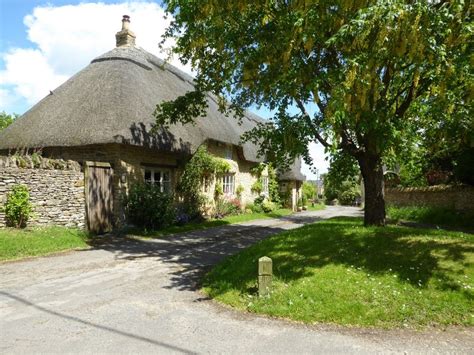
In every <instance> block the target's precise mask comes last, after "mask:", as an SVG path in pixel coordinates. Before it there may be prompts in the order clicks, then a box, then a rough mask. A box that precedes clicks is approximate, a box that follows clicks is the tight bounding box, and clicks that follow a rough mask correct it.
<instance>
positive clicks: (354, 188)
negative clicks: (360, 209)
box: [337, 181, 360, 205]
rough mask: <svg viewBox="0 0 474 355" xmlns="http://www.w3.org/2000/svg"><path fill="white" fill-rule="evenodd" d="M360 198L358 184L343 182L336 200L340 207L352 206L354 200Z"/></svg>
mask: <svg viewBox="0 0 474 355" xmlns="http://www.w3.org/2000/svg"><path fill="white" fill-rule="evenodd" d="M359 197H360V187H359V184H357V183H355V184H354V182H352V181H344V182H343V183H342V184H341V190H340V191H339V193H338V195H337V199H338V200H339V203H340V204H341V205H353V204H354V203H355V202H356V199H357V198H359Z"/></svg>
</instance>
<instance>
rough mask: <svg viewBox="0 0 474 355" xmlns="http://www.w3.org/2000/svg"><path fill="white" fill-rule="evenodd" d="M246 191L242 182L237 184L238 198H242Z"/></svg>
mask: <svg viewBox="0 0 474 355" xmlns="http://www.w3.org/2000/svg"><path fill="white" fill-rule="evenodd" d="M244 191H245V188H244V187H243V185H241V184H239V186H237V188H236V189H235V194H236V195H237V198H238V199H239V200H242V194H243V193H244Z"/></svg>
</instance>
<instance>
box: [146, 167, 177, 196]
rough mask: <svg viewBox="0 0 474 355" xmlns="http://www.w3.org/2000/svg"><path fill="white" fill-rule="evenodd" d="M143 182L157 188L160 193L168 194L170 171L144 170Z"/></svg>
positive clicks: (169, 189)
mask: <svg viewBox="0 0 474 355" xmlns="http://www.w3.org/2000/svg"><path fill="white" fill-rule="evenodd" d="M145 182H147V183H149V184H154V185H157V186H159V187H160V191H161V192H170V191H171V171H170V170H169V169H158V168H156V169H155V168H153V169H152V168H146V169H145Z"/></svg>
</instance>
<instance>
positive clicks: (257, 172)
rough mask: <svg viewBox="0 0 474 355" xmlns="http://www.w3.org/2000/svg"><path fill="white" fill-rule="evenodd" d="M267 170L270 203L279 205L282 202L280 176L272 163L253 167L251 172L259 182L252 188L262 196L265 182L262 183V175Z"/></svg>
mask: <svg viewBox="0 0 474 355" xmlns="http://www.w3.org/2000/svg"><path fill="white" fill-rule="evenodd" d="M265 169H267V174H268V197H269V199H270V201H272V202H274V203H276V204H279V203H280V202H281V200H280V193H279V184H278V176H277V172H276V169H275V168H274V167H273V164H272V163H259V164H258V165H256V166H255V167H253V168H252V169H251V170H250V172H251V173H252V175H254V176H256V177H257V181H255V182H254V183H253V185H252V187H251V190H252V192H255V193H257V194H261V193H262V191H263V181H262V173H263V171H264V170H265Z"/></svg>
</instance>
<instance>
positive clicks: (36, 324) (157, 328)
mask: <svg viewBox="0 0 474 355" xmlns="http://www.w3.org/2000/svg"><path fill="white" fill-rule="evenodd" d="M359 214H360V212H359V211H358V210H357V209H355V208H347V207H346V208H343V207H328V208H327V209H326V210H324V211H318V212H305V213H300V214H297V215H294V216H289V217H283V218H280V219H272V220H260V221H252V222H247V223H243V224H238V225H230V226H223V227H217V228H213V229H208V230H202V231H196V232H189V233H183V234H180V235H175V236H172V237H169V238H167V239H161V240H150V241H142V240H127V241H120V242H118V241H116V242H111V243H109V244H106V245H102V246H101V247H100V248H96V249H93V250H87V251H79V252H71V253H67V254H62V255H58V256H52V257H43V258H36V259H32V260H27V261H22V262H10V263H4V264H0V275H1V280H0V351H1V352H2V353H33V352H34V353H115V354H118V353H315V352H318V353H321V352H323V353H348V352H349V353H376V352H377V353H380V352H387V353H391V352H405V351H407V352H415V353H421V352H423V353H425V352H458V353H467V352H472V349H473V348H474V342H473V340H472V339H473V338H474V337H473V335H474V334H473V332H472V329H467V330H462V329H454V330H447V331H427V332H414V331H400V330H397V331H379V330H364V329H347V328H335V327H327V326H304V325H301V324H296V323H290V322H286V321H280V320H274V319H270V318H266V317H260V316H255V315H250V314H245V313H240V312H236V311H233V310H231V309H228V308H225V307H222V306H219V305H217V304H215V303H214V302H213V301H210V300H208V299H206V298H205V297H204V296H203V295H202V294H200V293H199V292H197V291H196V283H197V281H198V280H199V277H200V275H202V272H203V270H205V269H206V268H207V267H209V266H210V265H212V264H214V263H216V262H217V261H219V260H221V259H222V258H224V257H225V256H227V255H229V254H232V253H235V252H236V251H238V250H239V249H242V248H245V247H247V246H249V245H251V244H252V243H254V242H256V241H258V240H259V239H262V238H265V237H266V236H268V235H271V234H274V233H278V232H280V231H283V230H288V229H292V228H296V227H298V226H301V225H302V224H305V223H309V222H312V221H315V220H318V219H323V218H328V217H332V216H336V215H359Z"/></svg>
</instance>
